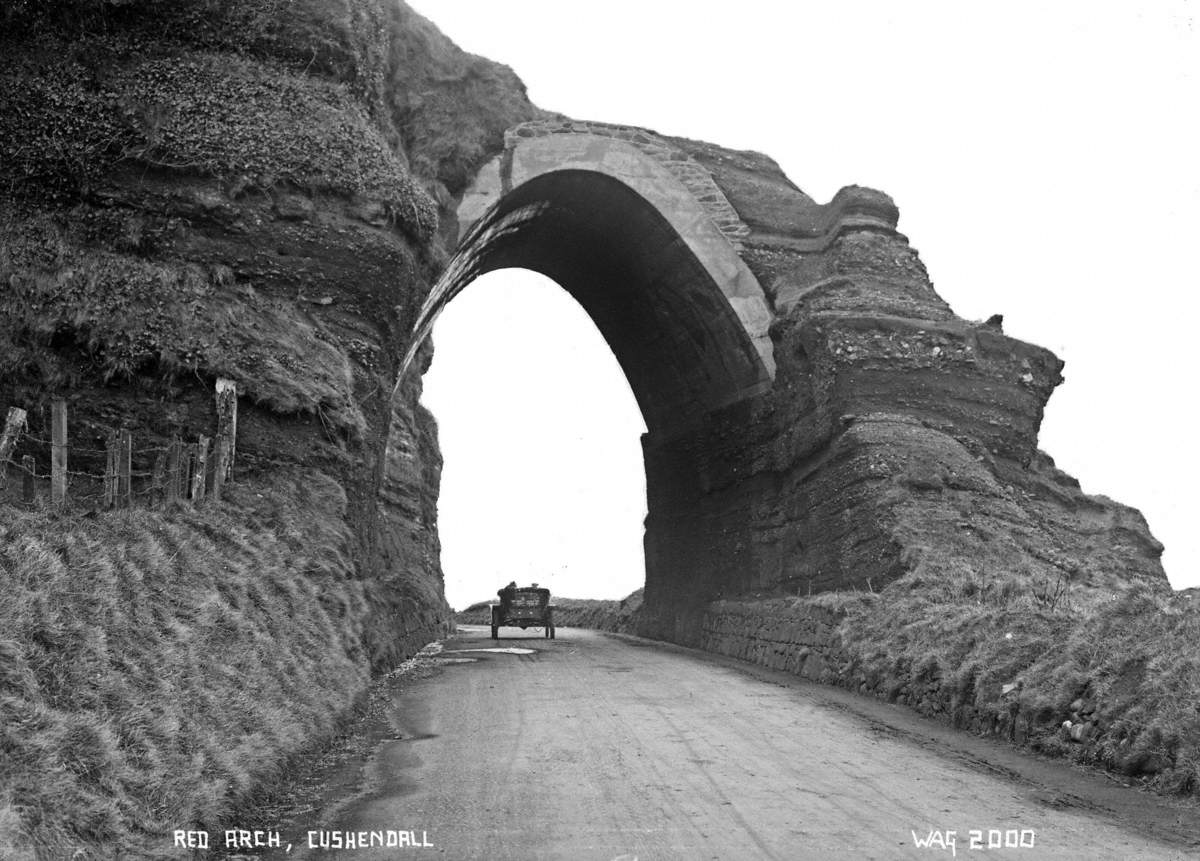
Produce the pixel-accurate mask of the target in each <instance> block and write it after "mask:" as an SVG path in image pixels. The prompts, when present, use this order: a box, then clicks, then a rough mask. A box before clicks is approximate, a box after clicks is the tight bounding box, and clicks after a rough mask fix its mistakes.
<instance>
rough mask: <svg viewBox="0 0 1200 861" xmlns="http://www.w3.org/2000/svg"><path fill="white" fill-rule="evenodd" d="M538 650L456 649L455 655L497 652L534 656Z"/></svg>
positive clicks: (499, 648)
mask: <svg viewBox="0 0 1200 861" xmlns="http://www.w3.org/2000/svg"><path fill="white" fill-rule="evenodd" d="M536 651H537V649H521V648H518V647H517V646H501V647H498V648H495V649H455V650H454V654H456V655H457V654H459V653H460V652H497V653H499V654H501V655H532V654H533V653H534V652H536Z"/></svg>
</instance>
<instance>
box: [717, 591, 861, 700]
mask: <svg viewBox="0 0 1200 861" xmlns="http://www.w3.org/2000/svg"><path fill="white" fill-rule="evenodd" d="M845 617H846V612H845V610H843V609H841V608H830V607H824V606H815V605H813V604H811V603H805V602H803V601H802V600H801V599H794V598H772V599H768V600H762V601H714V602H712V603H711V604H709V605H708V609H707V611H706V612H705V614H704V619H703V622H702V623H701V626H702V634H701V641H700V647H701V648H702V649H704V650H705V651H708V652H716V653H717V654H720V655H727V656H729V657H731V658H737V659H739V660H742V661H749V662H750V663H753V664H759V665H761V666H764V667H769V668H771V669H773V670H783V671H785V672H789V673H795V674H796V675H798V676H803V677H804V678H806V679H811V680H813V681H819V682H835V681H836V676H837V668H838V667H839V666H840V665H841V664H842V663H843V662H844V661H845V660H846V658H845V652H844V650H843V648H842V641H841V637H840V636H839V635H838V633H837V627H838V625H839V624H840V623H841V621H842V619H844V618H845Z"/></svg>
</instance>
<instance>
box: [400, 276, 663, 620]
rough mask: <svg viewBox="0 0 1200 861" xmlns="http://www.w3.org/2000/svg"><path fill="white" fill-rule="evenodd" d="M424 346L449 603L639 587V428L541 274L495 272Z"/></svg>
mask: <svg viewBox="0 0 1200 861" xmlns="http://www.w3.org/2000/svg"><path fill="white" fill-rule="evenodd" d="M433 338H434V356H433V361H432V363H431V365H430V367H429V370H428V371H427V372H426V374H425V376H424V379H423V385H422V395H421V401H422V403H423V404H424V406H426V407H427V408H428V409H429V410H430V411H431V412H432V413H433V414H434V415H435V416H436V417H437V422H438V440H439V447H440V449H441V452H442V455H443V458H444V463H443V467H442V471H441V477H440V489H439V493H438V500H437V523H438V532H439V536H440V543H441V562H442V571H443V574H444V577H445V588H446V597H447V599H448V600H449V601H450V603H451V605H452V606H454V607H457V608H458V609H460V610H461V609H462V608H464V607H466V606H469V605H471V604H473V603H475V602H477V601H480V600H487V599H488V598H489V597H490V598H492V599H494V598H495V591H496V589H498V588H499V587H500V586H502V585H503V584H504V583H507V582H508V581H510V580H516V581H517V582H518V583H520V584H522V585H528V584H529V583H532V582H538V583H540V584H541V585H543V586H547V587H549V588H550V589H551V592H552V594H553V595H554V596H556V597H557V598H562V597H566V598H606V599H616V598H624V597H626V596H627V595H628V594H629V593H631V592H633V591H634V590H636V589H639V588H641V587H642V586H643V585H644V583H645V561H644V549H643V537H644V521H645V517H646V487H645V471H644V467H643V461H642V449H641V441H640V439H641V436H642V434H643V433H644V432H645V429H646V428H645V423H644V422H643V420H642V417H641V413H640V410H639V409H638V406H637V404H636V402H635V400H634V398H633V396H632V392H631V391H630V389H629V386H628V383H627V381H626V380H625V378H624V375H623V374H622V371H621V369H620V367H619V366H618V365H617V363H616V361H615V359H614V357H613V355H612V352H611V350H610V349H609V347H608V345H607V344H606V343H605V342H604V340H603V338H602V337H601V336H600V334H599V332H598V331H597V330H596V328H595V325H594V324H593V323H592V322H591V320H590V319H589V318H588V316H587V315H586V313H585V312H584V311H583V310H582V308H580V307H579V305H578V303H577V302H575V301H574V300H573V299H572V298H571V297H570V296H569V295H568V294H567V293H566V292H565V291H564V290H562V289H561V288H560V287H559V285H557V284H554V283H553V282H551V281H549V280H548V279H546V278H544V277H542V276H540V275H538V274H536V273H533V272H530V271H518V270H500V271H495V272H492V273H489V274H487V275H485V276H483V277H481V278H479V279H477V280H476V281H474V282H472V284H471V285H470V286H468V288H467V289H466V290H465V291H464V292H463V294H462V295H461V296H459V297H457V298H456V300H455V301H454V302H453V303H451V305H450V306H449V307H448V308H447V311H446V313H445V314H443V315H442V316H441V317H439V319H438V322H437V326H436V328H435V330H434V333H433ZM547 355H550V356H552V357H553V360H552V361H547V360H546V357H547Z"/></svg>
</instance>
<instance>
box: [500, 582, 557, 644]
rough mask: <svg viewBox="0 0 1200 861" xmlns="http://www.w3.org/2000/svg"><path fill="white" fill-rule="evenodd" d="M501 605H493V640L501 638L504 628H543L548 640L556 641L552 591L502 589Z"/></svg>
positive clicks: (534, 588)
mask: <svg viewBox="0 0 1200 861" xmlns="http://www.w3.org/2000/svg"><path fill="white" fill-rule="evenodd" d="M498 594H499V595H500V603H499V604H492V605H491V608H492V639H493V640H495V639H498V638H499V637H500V629H501V628H504V627H509V628H520V629H521V630H525V629H526V628H543V629H545V632H546V637H547V638H548V639H551V640H553V639H554V605H553V604H551V603H550V590H549V589H539V588H536V587H532V586H526V587H523V588H514V589H501V590H500V592H499V593H498Z"/></svg>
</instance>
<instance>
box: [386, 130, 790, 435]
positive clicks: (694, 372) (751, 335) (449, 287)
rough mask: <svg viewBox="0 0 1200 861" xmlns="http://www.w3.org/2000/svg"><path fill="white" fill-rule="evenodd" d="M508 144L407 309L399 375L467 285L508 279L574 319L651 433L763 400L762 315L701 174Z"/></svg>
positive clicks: (732, 235) (725, 218)
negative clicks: (575, 307)
mask: <svg viewBox="0 0 1200 861" xmlns="http://www.w3.org/2000/svg"><path fill="white" fill-rule="evenodd" d="M519 131H520V129H518V132H519ZM511 140H512V141H513V145H512V146H511V147H509V148H508V149H506V150H505V152H504V153H503V154H502V155H501V156H499V157H497V158H496V159H494V160H493V161H492V162H490V163H489V164H487V165H486V166H485V167H484V168H483V170H482V171H481V172H480V173H479V175H478V177H477V178H476V180H475V182H474V184H473V185H472V187H471V188H470V189H469V190H468V191H467V193H466V194H465V195H464V197H463V199H462V202H461V204H460V205H459V207H458V212H457V214H458V223H457V230H458V236H457V239H458V249H457V252H456V254H455V256H454V258H453V259H452V261H451V263H450V265H449V266H448V267H447V269H446V271H445V273H444V275H443V276H442V278H441V279H440V280H439V282H438V283H437V284H436V285H435V287H434V289H433V290H432V291H431V293H430V295H429V297H428V298H427V300H426V301H425V303H424V305H423V307H422V309H421V313H420V315H419V318H418V320H417V322H416V325H415V329H414V339H413V342H412V345H411V347H410V349H409V353H408V356H407V357H406V360H405V364H406V367H407V365H409V364H411V362H412V359H413V357H414V356H415V353H416V351H417V350H418V349H419V347H420V344H421V342H422V341H424V339H425V338H426V337H427V336H428V334H429V332H430V330H431V328H432V325H433V322H434V320H435V319H436V317H437V315H438V313H440V311H441V310H442V308H444V307H445V306H446V304H447V303H448V302H449V301H451V300H452V299H453V298H454V296H456V295H457V294H458V293H459V292H461V291H462V290H463V289H464V288H465V287H466V286H467V285H468V284H469V283H471V281H473V280H474V279H475V278H476V277H478V276H479V275H482V274H483V273H485V272H489V271H492V270H495V269H500V268H509V267H521V268H526V269H531V270H534V271H537V272H540V273H542V274H544V275H546V276H548V277H550V278H551V279H553V280H554V281H556V282H557V283H558V284H560V285H561V286H562V287H563V288H564V289H566V290H567V291H568V292H569V293H570V294H571V295H572V296H573V297H574V298H575V299H576V300H577V301H578V302H579V303H580V304H581V305H582V306H583V307H584V309H585V310H586V311H587V313H588V314H589V316H590V317H591V318H592V320H593V321H594V322H595V323H596V325H597V327H598V328H599V330H600V332H601V333H602V334H603V336H604V337H605V339H606V340H607V341H608V343H609V345H610V346H611V348H612V349H613V352H614V354H615V355H616V357H617V360H618V362H619V363H620V364H621V367H622V369H623V370H624V372H625V374H626V376H627V378H628V379H629V383H630V386H631V388H632V389H633V392H634V396H635V397H636V398H637V401H638V404H639V406H640V407H641V410H642V413H643V416H644V418H645V420H646V423H647V427H649V428H650V430H651V432H653V433H657V434H667V435H670V434H671V433H673V432H676V431H678V430H680V429H682V428H685V427H688V426H691V425H694V424H695V423H696V422H697V421H698V420H699V419H700V418H701V417H703V416H704V415H706V414H708V413H710V412H711V411H713V410H717V409H720V408H723V407H726V406H729V405H730V404H733V403H737V402H738V401H741V400H744V399H746V398H749V397H752V396H754V395H757V394H761V393H762V392H764V391H766V390H768V389H769V388H770V386H771V384H772V380H773V378H774V374H775V361H774V356H773V352H772V346H771V340H770V338H769V336H768V334H767V329H768V326H769V323H770V321H771V319H772V314H771V309H770V306H769V303H768V301H767V298H766V296H765V295H764V293H763V291H762V288H761V287H760V286H759V283H758V281H757V279H756V278H755V276H754V275H753V274H752V273H751V272H750V270H749V269H748V268H747V267H746V264H745V263H744V262H743V261H742V259H741V257H740V256H739V255H738V249H737V242H738V236H739V229H740V222H737V220H736V214H734V213H733V210H732V207H729V205H728V202H727V201H724V198H723V195H721V192H720V190H719V189H717V187H716V186H715V184H712V182H711V179H710V178H708V177H707V174H706V173H703V172H702V171H703V169H702V168H701V169H699V171H695V170H693V171H692V172H691V174H690V175H689V174H688V173H683V175H682V176H681V175H680V174H681V171H680V169H679V167H676V168H675V169H674V170H672V169H670V168H669V167H667V166H666V165H664V164H663V163H662V161H660V160H659V159H657V158H655V157H654V156H653V155H651V154H647V153H645V152H643V151H642V150H640V149H639V148H638V147H637V146H636V145H635V144H634V143H633V142H630V141H626V140H621V139H618V138H613V137H606V136H603V135H597V134H589V133H583V134H556V135H550V136H546V137H522V136H520V135H519V134H518V135H514V136H513V137H512V138H511ZM685 167H691V166H686V165H685ZM695 167H698V166H695ZM705 179H707V181H708V183H709V185H710V186H711V188H708V187H705V186H704V185H703V182H704V180H705ZM697 191H699V192H700V194H701V195H702V197H698V196H697ZM714 215H715V216H716V218H714Z"/></svg>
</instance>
